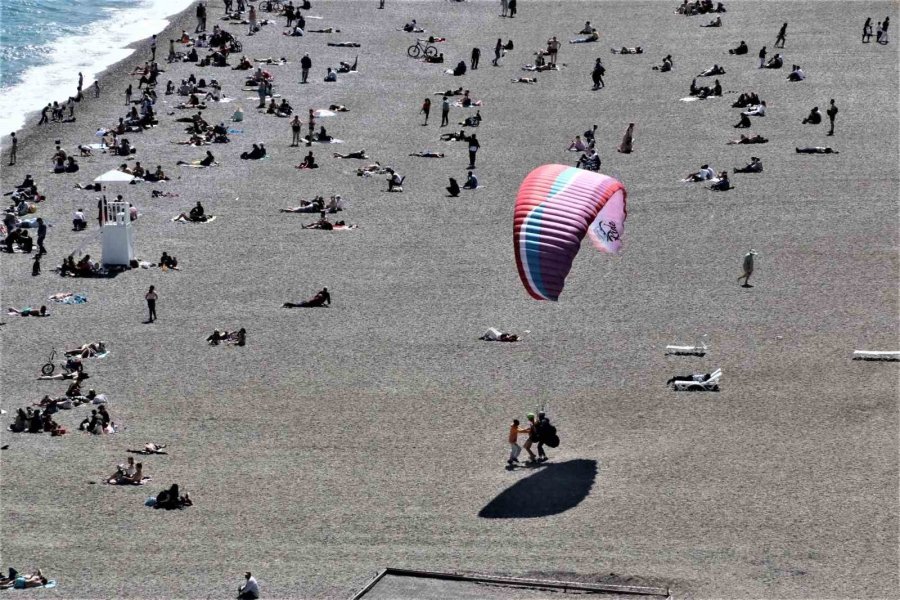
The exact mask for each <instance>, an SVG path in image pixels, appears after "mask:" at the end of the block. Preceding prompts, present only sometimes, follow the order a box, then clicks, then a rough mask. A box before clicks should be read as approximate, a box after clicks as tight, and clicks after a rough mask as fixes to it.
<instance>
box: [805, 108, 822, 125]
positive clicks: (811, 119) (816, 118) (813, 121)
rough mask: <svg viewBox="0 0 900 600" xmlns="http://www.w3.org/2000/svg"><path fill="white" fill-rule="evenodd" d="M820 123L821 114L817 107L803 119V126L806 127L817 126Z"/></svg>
mask: <svg viewBox="0 0 900 600" xmlns="http://www.w3.org/2000/svg"><path fill="white" fill-rule="evenodd" d="M821 122H822V113H820V112H819V107H818V106H814V107H813V109H812V110H811V111H809V114H808V115H807V116H806V118H805V119H803V124H804V125H806V124H807V123H809V124H810V125H818V124H819V123H821Z"/></svg>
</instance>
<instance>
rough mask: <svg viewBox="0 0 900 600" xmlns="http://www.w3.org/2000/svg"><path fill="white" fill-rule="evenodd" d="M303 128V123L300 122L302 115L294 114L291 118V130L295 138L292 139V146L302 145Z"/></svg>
mask: <svg viewBox="0 0 900 600" xmlns="http://www.w3.org/2000/svg"><path fill="white" fill-rule="evenodd" d="M302 130H303V123H301V122H300V115H294V118H293V119H292V120H291V132H292V133H293V136H294V137H293V138H292V139H291V147H292V148H295V147H297V146H299V145H300V132H301V131H302Z"/></svg>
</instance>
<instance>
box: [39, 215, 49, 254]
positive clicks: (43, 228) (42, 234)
mask: <svg viewBox="0 0 900 600" xmlns="http://www.w3.org/2000/svg"><path fill="white" fill-rule="evenodd" d="M37 224H38V227H37V245H38V256H40V255H42V254H47V249H46V248H44V238H46V237H47V224H46V223H44V219H42V218H41V217H38V220H37Z"/></svg>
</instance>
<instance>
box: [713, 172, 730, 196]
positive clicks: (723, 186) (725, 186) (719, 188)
mask: <svg viewBox="0 0 900 600" xmlns="http://www.w3.org/2000/svg"><path fill="white" fill-rule="evenodd" d="M709 189H711V190H712V191H714V192H727V191H728V190H730V189H731V182H730V181H728V171H722V172H721V173H719V180H718V181H716V182H714V183H713V184H712V185H711V186H709Z"/></svg>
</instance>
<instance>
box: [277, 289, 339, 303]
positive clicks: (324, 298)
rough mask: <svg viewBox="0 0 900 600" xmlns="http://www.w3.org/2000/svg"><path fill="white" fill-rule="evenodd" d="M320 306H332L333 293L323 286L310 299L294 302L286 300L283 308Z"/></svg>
mask: <svg viewBox="0 0 900 600" xmlns="http://www.w3.org/2000/svg"><path fill="white" fill-rule="evenodd" d="M319 306H331V294H329V293H328V288H327V287H326V288H322V289H321V290H320V291H319V292H318V293H317V294H316V295H315V296H313V297H312V298H310V299H309V300H304V301H303V302H300V303H297V304H294V303H293V302H285V303H284V304H282V305H281V308H315V307H319Z"/></svg>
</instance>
